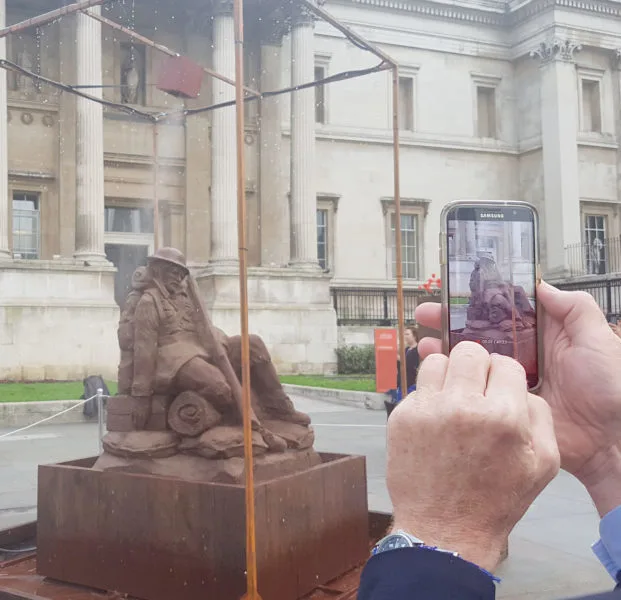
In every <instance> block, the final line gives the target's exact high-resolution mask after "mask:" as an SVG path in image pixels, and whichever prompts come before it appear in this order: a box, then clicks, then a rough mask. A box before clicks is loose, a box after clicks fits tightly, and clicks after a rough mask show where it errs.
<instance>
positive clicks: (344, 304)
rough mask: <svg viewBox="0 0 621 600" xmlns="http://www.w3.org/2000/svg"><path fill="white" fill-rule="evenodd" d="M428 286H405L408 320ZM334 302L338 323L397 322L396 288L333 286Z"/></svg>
mask: <svg viewBox="0 0 621 600" xmlns="http://www.w3.org/2000/svg"><path fill="white" fill-rule="evenodd" d="M428 296H429V293H428V292H427V291H425V290H412V289H408V290H404V293H403V300H404V305H405V306H404V308H405V320H406V322H407V321H413V320H414V310H415V309H416V307H417V306H418V303H419V301H420V299H421V298H426V297H428ZM332 302H333V303H334V310H335V311H336V317H337V322H338V324H339V325H377V326H392V325H396V324H397V291H396V290H394V289H381V288H344V287H341V288H332Z"/></svg>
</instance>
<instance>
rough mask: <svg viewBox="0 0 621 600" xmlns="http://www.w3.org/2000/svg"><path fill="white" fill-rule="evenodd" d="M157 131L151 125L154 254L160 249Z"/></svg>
mask: <svg viewBox="0 0 621 600" xmlns="http://www.w3.org/2000/svg"><path fill="white" fill-rule="evenodd" d="M158 138H159V131H158V127H157V122H155V123H153V246H154V250H155V252H157V251H158V249H159V247H160V201H159V193H158V186H159V181H158V179H159V174H160V160H159V150H158Z"/></svg>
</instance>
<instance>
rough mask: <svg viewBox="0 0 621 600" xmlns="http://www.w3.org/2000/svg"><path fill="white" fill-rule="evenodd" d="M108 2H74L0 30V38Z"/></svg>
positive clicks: (106, 0) (93, 0)
mask: <svg viewBox="0 0 621 600" xmlns="http://www.w3.org/2000/svg"><path fill="white" fill-rule="evenodd" d="M108 1H109V0H82V1H81V2H76V3H75V4H69V5H68V6H61V7H60V8H57V9H55V10H51V11H50V12H46V13H43V14H42V15H39V16H38V17H32V18H31V19H26V20H25V21H20V22H19V23H15V24H14V25H9V26H8V27H4V28H2V29H0V38H3V37H6V36H7V35H9V34H10V33H17V32H19V31H23V30H24V29H28V28H29V27H41V25H46V24H47V23H49V22H50V21H54V20H55V19H58V18H60V17H64V16H65V15H70V14H71V13H75V12H78V11H80V10H85V9H87V8H92V7H93V6H99V5H100V4H106V3H107V2H108Z"/></svg>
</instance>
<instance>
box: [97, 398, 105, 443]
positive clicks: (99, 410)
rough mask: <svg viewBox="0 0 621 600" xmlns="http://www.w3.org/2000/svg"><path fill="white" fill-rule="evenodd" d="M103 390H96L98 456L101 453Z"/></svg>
mask: <svg viewBox="0 0 621 600" xmlns="http://www.w3.org/2000/svg"><path fill="white" fill-rule="evenodd" d="M103 408H104V407H103V390H102V389H101V388H97V419H98V431H99V454H102V453H103V436H104V421H103V419H104V417H103Z"/></svg>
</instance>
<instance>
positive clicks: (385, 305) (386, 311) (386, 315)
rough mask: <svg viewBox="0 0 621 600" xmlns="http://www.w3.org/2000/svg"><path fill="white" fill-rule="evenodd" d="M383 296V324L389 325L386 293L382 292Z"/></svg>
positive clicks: (385, 291)
mask: <svg viewBox="0 0 621 600" xmlns="http://www.w3.org/2000/svg"><path fill="white" fill-rule="evenodd" d="M383 296H384V298H383V299H384V323H386V324H389V321H388V291H387V290H384V291H383Z"/></svg>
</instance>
